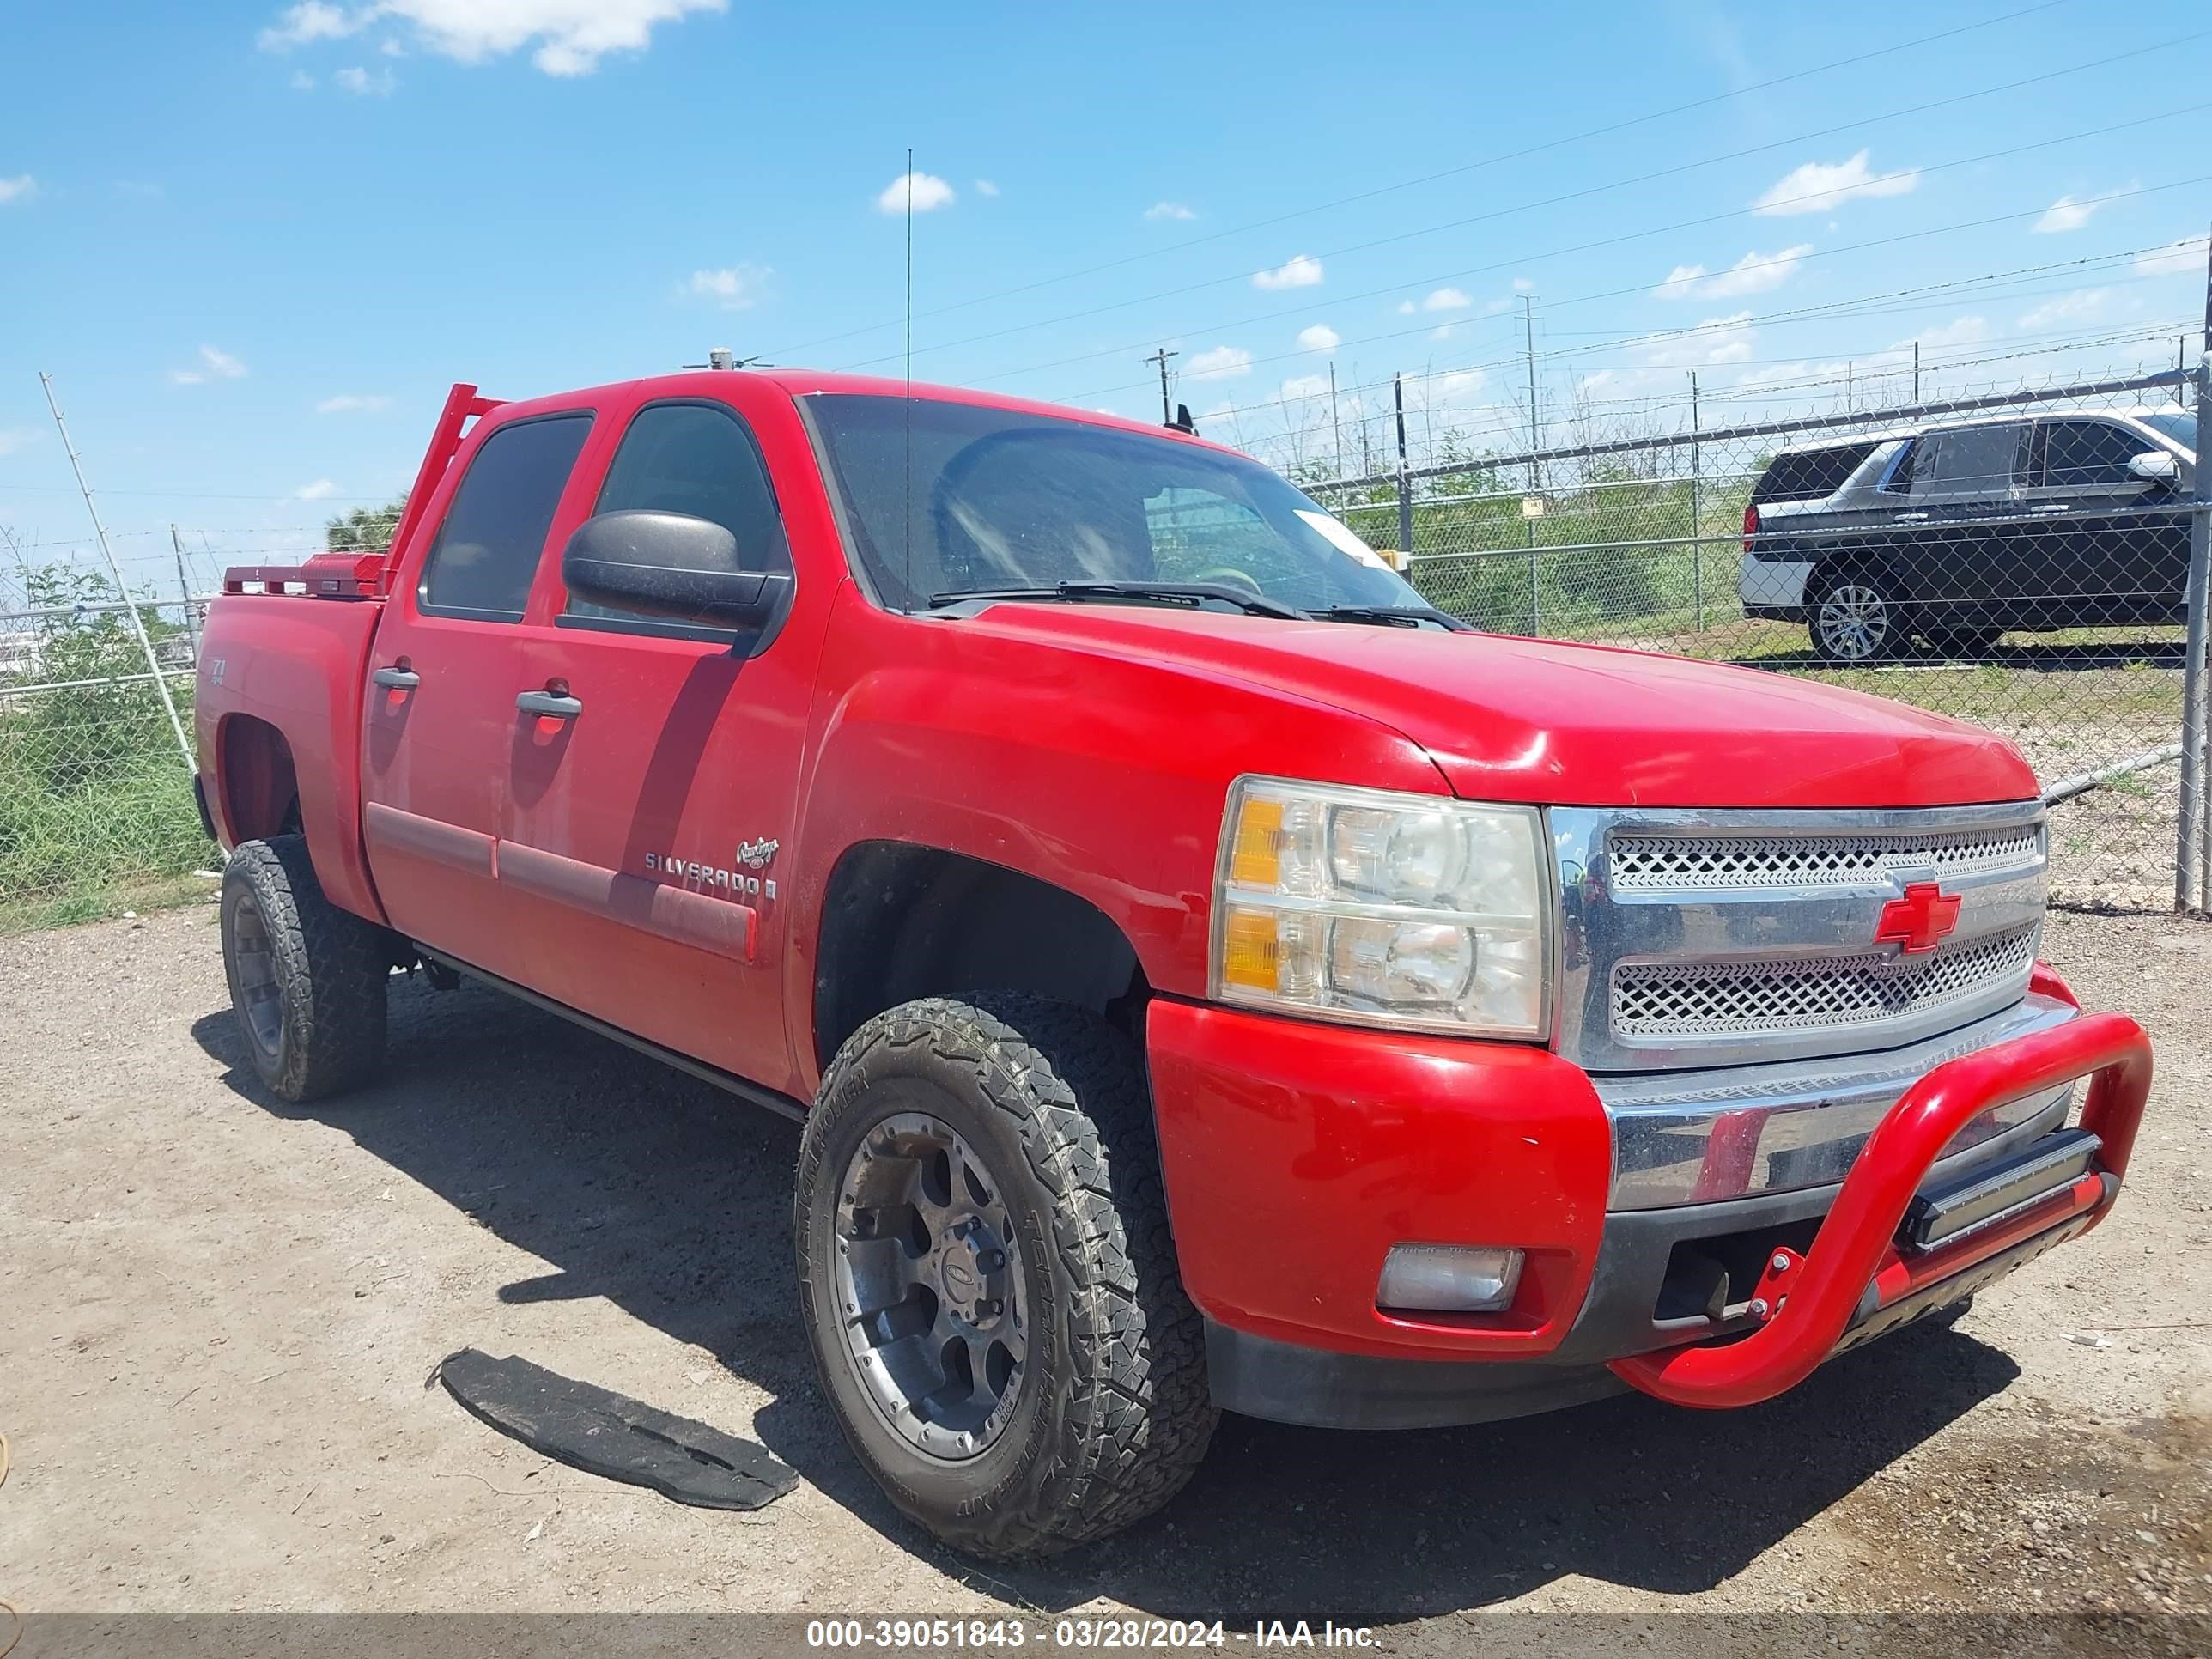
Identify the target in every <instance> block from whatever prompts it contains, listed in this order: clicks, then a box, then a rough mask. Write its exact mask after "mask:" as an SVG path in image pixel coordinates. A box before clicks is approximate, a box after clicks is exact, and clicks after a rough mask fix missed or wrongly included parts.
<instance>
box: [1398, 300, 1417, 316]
mask: <svg viewBox="0 0 2212 1659" xmlns="http://www.w3.org/2000/svg"><path fill="white" fill-rule="evenodd" d="M1419 309H1420V307H1419V306H1417V305H1415V304H1414V303H1413V301H1411V300H1401V301H1398V314H1399V315H1400V316H1401V317H1410V316H1412V315H1413V313H1415V312H1417V311H1419Z"/></svg>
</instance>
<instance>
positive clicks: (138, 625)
mask: <svg viewBox="0 0 2212 1659" xmlns="http://www.w3.org/2000/svg"><path fill="white" fill-rule="evenodd" d="M39 384H40V386H43V387H45V388H46V407H47V408H48V409H49V410H52V412H53V417H54V429H55V430H56V431H58V432H59V433H60V434H61V435H62V449H63V452H64V453H65V454H67V455H68V456H69V458H70V468H71V469H72V470H73V471H75V472H76V487H77V492H78V493H79V494H80V495H82V496H83V497H84V510H85V511H86V512H87V513H90V514H92V528H93V533H94V535H95V536H97V537H98V538H99V539H100V552H101V554H102V555H104V556H106V560H107V570H108V574H110V575H112V576H113V577H114V578H115V592H116V597H117V598H118V599H121V600H122V601H123V614H124V615H125V616H126V617H129V618H130V619H131V632H132V633H134V634H136V635H137V636H138V648H139V649H140V650H141V651H143V652H144V653H146V671H147V672H148V673H149V674H151V675H152V676H153V677H154V690H155V693H156V695H158V696H160V697H161V707H162V708H165V709H167V711H168V714H169V730H170V731H172V732H175V733H176V734H177V752H178V753H179V754H180V755H182V756H183V757H185V770H186V771H188V772H197V770H198V769H199V767H198V763H197V762H196V761H194V760H193V759H192V745H191V741H190V740H189V739H188V738H185V723H184V721H183V720H179V718H178V717H177V700H176V699H175V698H174V697H172V696H170V695H169V683H168V681H167V680H166V679H164V678H162V677H161V660H160V659H158V658H156V657H155V654H154V641H152V640H150V639H149V638H148V637H147V636H146V619H145V618H144V617H142V616H140V615H139V614H138V607H137V605H133V604H131V589H130V587H129V586H128V585H127V584H125V581H124V580H123V567H122V566H121V565H120V564H118V563H117V562H116V559H115V550H114V548H113V547H112V546H110V545H109V544H108V540H107V526H106V525H104V524H102V523H101V522H100V509H99V508H98V507H94V505H93V502H92V486H91V485H90V484H88V483H86V482H85V479H84V462H83V461H82V459H79V458H78V455H77V453H76V445H74V444H72V443H70V435H69V423H68V422H65V421H64V420H63V419H62V406H61V405H60V404H58V403H56V402H55V401H54V379H53V376H52V375H51V374H47V373H46V371H45V370H44V369H41V370H40V371H39Z"/></svg>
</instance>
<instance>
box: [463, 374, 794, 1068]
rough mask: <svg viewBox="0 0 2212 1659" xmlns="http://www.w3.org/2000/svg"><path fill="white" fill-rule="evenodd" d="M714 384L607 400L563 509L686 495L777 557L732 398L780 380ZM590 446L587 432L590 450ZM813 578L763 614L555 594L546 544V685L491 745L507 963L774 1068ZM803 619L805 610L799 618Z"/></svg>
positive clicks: (606, 1006) (765, 563)
mask: <svg viewBox="0 0 2212 1659" xmlns="http://www.w3.org/2000/svg"><path fill="white" fill-rule="evenodd" d="M722 384H724V385H726V386H728V388H729V395H728V398H727V399H724V398H658V399H651V400H647V399H644V398H642V397H637V398H633V400H631V401H629V402H627V403H625V404H621V405H614V404H611V405H609V406H608V407H607V408H606V410H605V414H604V419H605V422H606V424H607V432H606V445H607V447H609V449H610V450H611V453H610V454H609V455H608V456H607V457H606V459H605V461H604V463H603V464H602V465H600V466H599V467H598V468H597V469H595V471H596V473H597V476H596V477H595V478H594V480H593V484H592V491H591V495H590V500H589V504H588V506H587V507H586V508H585V509H584V513H580V515H579V521H580V519H581V517H582V516H586V515H588V514H589V513H604V512H615V511H617V510H622V509H646V510H653V511H659V512H669V513H689V514H691V515H693V516H695V517H698V518H704V519H708V520H713V521H714V522H716V523H718V524H720V525H722V526H724V527H726V529H728V530H729V532H731V534H732V537H733V538H735V540H736V543H737V547H738V565H739V568H743V569H747V570H778V571H788V570H790V569H791V568H792V559H791V553H790V549H789V545H788V539H787V533H786V531H785V527H784V522H783V515H782V512H781V506H780V504H779V502H778V501H777V496H776V491H775V487H774V485H773V484H772V483H771V481H770V475H769V468H768V466H767V465H766V463H765V462H764V460H763V455H762V451H761V447H760V445H759V443H758V442H757V440H756V437H755V433H754V424H753V421H752V420H751V419H750V418H748V416H747V414H746V413H745V412H744V410H743V408H742V407H741V406H740V405H742V404H747V403H752V404H760V403H763V401H766V400H773V399H778V398H780V399H781V400H782V406H781V410H775V411H772V412H774V413H775V414H778V415H780V416H781V418H782V419H783V420H784V421H785V422H793V420H794V419H795V416H793V411H792V410H791V407H790V402H789V398H788V397H787V395H786V394H784V393H782V392H781V391H780V390H778V389H776V388H774V387H772V386H768V385H767V384H766V383H764V382H759V381H754V380H750V379H746V378H743V377H738V376H734V375H733V376H729V377H726V378H725V379H724V380H723V381H722ZM595 448H597V446H595ZM824 598H825V596H824V595H821V594H810V593H805V592H794V595H793V604H792V606H791V608H790V610H789V611H787V615H786V619H785V621H784V622H783V623H781V625H779V626H775V627H772V628H771V629H769V630H767V631H766V632H765V633H763V634H757V635H756V634H743V635H741V634H736V633H732V632H731V631H730V630H727V629H708V628H701V627H697V626H694V625H689V624H684V623H671V622H666V621H662V620H658V619H656V618H653V617H645V616H639V615H635V614H627V613H623V612H621V611H612V610H609V609H606V608H605V607H602V606H599V605H591V604H588V603H586V602H583V601H580V600H574V599H571V598H570V597H569V595H568V591H567V589H566V587H565V586H564V585H563V584H562V581H561V576H560V555H559V550H558V549H557V548H555V547H549V548H548V550H547V551H546V556H545V561H544V568H543V570H542V572H541V574H540V576H539V580H538V588H537V591H536V592H535V593H534V594H533V596H532V609H531V616H530V618H529V620H528V621H527V622H526V624H525V626H524V627H523V628H522V629H521V630H520V642H519V645H518V659H519V669H520V672H519V675H518V679H517V684H528V685H532V686H537V687H541V688H546V689H548V690H549V692H550V693H553V694H557V696H559V697H560V698H561V699H562V705H561V712H560V713H559V714H556V715H555V716H549V717H539V718H536V719H533V720H526V721H525V722H524V723H523V724H522V725H521V726H519V727H518V728H517V729H516V732H515V737H514V743H513V749H512V751H511V753H510V754H508V755H507V757H504V758H505V760H506V769H507V791H506V799H507V813H506V825H505V829H504V830H503V832H502V841H501V849H500V874H501V884H502V886H504V887H506V888H507V889H508V890H510V892H511V893H512V894H513V899H512V902H513V906H514V915H515V921H516V929H517V938H518V939H519V940H520V944H521V948H522V949H523V951H524V952H525V953H526V956H527V957H528V959H529V966H528V969H527V971H526V973H524V974H523V975H520V977H521V978H522V979H523V981H524V982H525V983H526V984H528V985H530V986H531V987H532V988H533V989H535V990H538V991H539V992H541V993H543V994H545V995H547V996H550V997H552V998H554V999H556V1000H558V1001H560V1002H562V1003H565V1004H567V1005H568V1006H571V1007H574V1008H578V1009H580V1010H582V1011H584V1012H587V1013H590V1014H592V1015H594V1016H596V1017H598V1018H601V1019H604V1020H606V1021H608V1022H609V1023H610V1024H614V1025H616V1026H618V1027H620V1028H621V1029H623V1030H626V1031H631V1032H635V1033H636V1034H637V1035H638V1036H643V1037H647V1038H648V1039H650V1040H652V1041H653V1042H658V1043H659V1044H662V1045H663V1046H665V1047H667V1048H673V1049H676V1050H678V1051H679V1052H681V1053H684V1054H690V1055H693V1056H695V1057H696V1058H698V1059H701V1060H706V1061H708V1062H709V1063H710V1064H713V1065H714V1066H720V1067H721V1068H723V1069H725V1070H727V1071H732V1072H735V1073H739V1074H741V1075H744V1076H747V1077H750V1078H755V1079H761V1080H763V1081H771V1082H774V1081H778V1080H780V1079H783V1078H784V1077H786V1076H787V1073H788V1070H789V1056H788V1053H787V1047H786V1044H785V1041H784V1036H783V1030H782V1021H781V994H780V990H779V985H780V972H779V970H778V969H777V968H776V966H775V964H777V963H779V962H780V961H781V953H782V951H783V948H784V935H783V917H784V914H785V910H786V905H785V903H784V902H783V898H782V895H781V880H782V874H783V870H784V868H785V866H786V865H787V863H788V860H786V859H783V858H781V857H780V856H779V854H781V851H782V849H783V848H785V847H787V846H788V845H789V844H790V842H791V840H792V825H793V817H794V814H795V810H796V805H795V804H796V799H797V794H798V786H799V763H800V758H801V756H802V754H803V752H804V744H805V721H806V714H807V709H808V707H809V701H810V695H811V687H812V681H813V674H814V669H815V659H816V656H817V653H818V647H819V643H820V637H821V629H820V619H821V617H823V615H825V614H826V606H825V605H823V603H822V601H823V599H824ZM810 617H811V618H812V621H811V623H809V622H807V621H806V619H807V618H810Z"/></svg>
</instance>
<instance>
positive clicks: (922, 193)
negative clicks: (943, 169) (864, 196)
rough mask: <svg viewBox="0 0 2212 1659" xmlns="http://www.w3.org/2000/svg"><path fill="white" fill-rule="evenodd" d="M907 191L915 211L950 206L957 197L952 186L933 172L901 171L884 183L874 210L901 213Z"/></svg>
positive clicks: (926, 210) (921, 211) (894, 213)
mask: <svg viewBox="0 0 2212 1659" xmlns="http://www.w3.org/2000/svg"><path fill="white" fill-rule="evenodd" d="M909 191H911V193H912V195H913V198H914V210H915V212H916V213H927V212H929V211H930V210H932V209H933V208H941V207H950V206H951V205H952V204H953V203H954V202H955V201H956V200H957V199H958V197H957V195H956V193H955V192H954V191H953V188H952V186H951V185H948V184H946V183H945V180H944V179H940V178H939V177H938V176H937V175H936V174H935V173H901V174H899V176H898V177H897V178H896V179H892V180H891V181H890V183H889V184H888V185H884V189H883V194H882V195H880V196H878V197H876V211H877V212H878V213H888V214H890V215H893V216H901V215H903V214H904V213H905V212H906V209H907V197H908V192H909Z"/></svg>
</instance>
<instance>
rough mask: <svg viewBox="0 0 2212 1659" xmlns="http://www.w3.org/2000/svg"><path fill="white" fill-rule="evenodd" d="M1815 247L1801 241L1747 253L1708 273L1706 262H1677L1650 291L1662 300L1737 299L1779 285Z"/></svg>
mask: <svg viewBox="0 0 2212 1659" xmlns="http://www.w3.org/2000/svg"><path fill="white" fill-rule="evenodd" d="M1812 251H1813V245H1812V244H1811V243H1810V242H1800V243H1798V244H1797V245H1796V246H1795V247H1785V248H1784V249H1783V250H1782V251H1781V252H1778V253H1759V252H1751V253H1747V254H1745V255H1744V256H1743V258H1741V259H1739V260H1737V261H1736V262H1735V264H1732V265H1730V266H1729V268H1728V269H1727V270H1723V271H1719V272H1717V273H1715V274H1714V275H1712V276H1707V275H1706V274H1705V267H1704V266H1703V265H1676V266H1675V267H1674V270H1670V271H1668V273H1667V276H1666V279H1665V280H1664V281H1662V283H1660V284H1659V286H1658V287H1656V288H1655V289H1652V290H1651V292H1652V293H1653V295H1656V297H1657V298H1659V299H1662V300H1734V299H1739V298H1741V296H1743V295H1747V294H1764V293H1765V292H1766V291H1767V290H1768V289H1774V288H1780V287H1781V286H1782V285H1783V283H1786V282H1788V281H1789V280H1790V277H1791V276H1793V275H1794V274H1795V273H1796V270H1797V262H1798V261H1799V260H1801V259H1802V258H1804V257H1805V256H1806V255H1807V254H1808V253H1810V252H1812Z"/></svg>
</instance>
